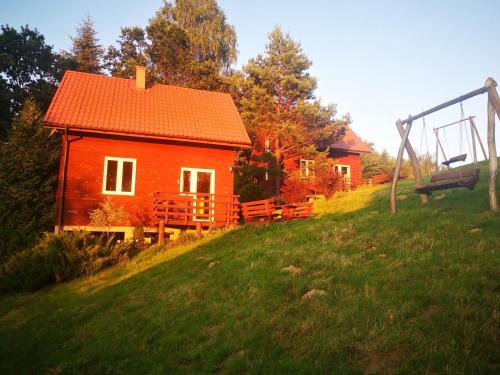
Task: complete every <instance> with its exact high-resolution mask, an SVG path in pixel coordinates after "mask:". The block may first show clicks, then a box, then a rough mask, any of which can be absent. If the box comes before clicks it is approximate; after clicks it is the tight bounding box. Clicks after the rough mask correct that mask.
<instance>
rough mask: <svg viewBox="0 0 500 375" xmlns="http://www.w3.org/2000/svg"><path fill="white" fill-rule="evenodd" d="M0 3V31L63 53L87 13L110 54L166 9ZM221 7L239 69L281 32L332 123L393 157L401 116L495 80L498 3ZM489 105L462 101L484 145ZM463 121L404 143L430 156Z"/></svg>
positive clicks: (432, 122) (499, 57)
mask: <svg viewBox="0 0 500 375" xmlns="http://www.w3.org/2000/svg"><path fill="white" fill-rule="evenodd" d="M0 3H1V9H2V10H1V11H0V24H9V25H10V26H14V27H19V26H21V25H26V24H28V25H29V26H30V27H32V28H37V29H38V30H39V31H40V32H41V33H42V34H43V35H44V36H45V38H46V42H47V43H48V44H51V45H53V46H54V48H55V49H56V50H60V49H68V48H69V47H70V45H71V41H70V36H71V35H74V34H75V27H76V26H77V25H78V24H79V23H80V22H81V20H82V18H83V17H85V16H86V15H90V16H91V18H92V19H93V21H94V24H95V28H96V30H97V31H98V37H99V38H100V42H101V43H102V44H103V45H104V46H109V45H111V44H114V43H115V41H116V39H117V38H118V35H119V32H120V27H122V26H132V25H138V26H145V25H146V24H147V22H148V19H149V18H151V17H152V16H153V15H154V13H155V11H156V10H158V8H160V6H161V5H162V3H163V1H162V0H141V1H137V0H135V1H133V0H106V1H104V0H85V1H81V0H79V1H73V0H66V1H63V0H59V1H56V0H44V1H35V0H31V1H28V0H0ZM218 4H219V6H220V7H221V8H222V9H223V10H224V12H225V14H226V17H227V22H228V23H230V24H232V25H233V26H234V27H235V30H236V34H237V37H238V51H239V55H238V62H237V64H236V66H235V67H236V68H240V67H241V66H242V65H244V64H245V63H246V62H247V61H248V59H249V58H251V57H254V56H256V55H257V54H258V53H262V52H263V51H264V49H265V45H266V42H267V34H268V33H269V32H270V31H271V30H272V29H273V27H274V26H275V25H280V26H281V28H282V30H283V31H284V32H288V33H289V34H290V35H291V37H292V38H293V39H295V40H296V41H299V42H300V43H301V45H302V48H303V51H304V53H305V54H306V55H307V56H308V57H309V58H310V59H311V60H312V62H313V66H312V67H311V69H310V72H311V74H312V75H313V76H315V77H316V78H317V79H318V88H317V91H316V96H317V97H318V98H320V99H321V100H322V102H323V103H324V104H329V103H334V104H336V105H337V108H338V115H339V116H340V115H342V114H345V113H350V115H351V117H352V119H353V123H352V128H353V130H354V131H355V132H356V133H357V134H358V135H359V136H361V138H362V139H364V140H367V141H369V142H373V143H374V144H375V147H376V149H377V150H379V151H381V150H383V149H386V150H387V151H388V152H389V153H390V154H392V155H395V154H396V153H397V149H398V146H399V143H400V138H399V135H398V133H397V130H396V127H395V122H396V120H397V119H398V118H406V117H408V115H409V114H417V113H419V112H421V111H423V110H425V109H428V108H431V107H434V106H435V105H438V104H440V103H442V102H445V101H447V100H450V99H453V98H455V97H458V96H460V95H462V94H465V93H467V92H469V91H472V90H474V89H477V88H480V87H482V86H483V85H484V82H485V80H486V78H487V77H493V78H496V79H497V80H499V81H500V1H498V0H475V1H473V0H470V1H464V0H440V1H432V0H422V1H415V0H413V1H407V0H399V1H396V0H394V1H384V0H377V1H368V0H366V1H357V0H351V1H347V0H345V1H333V0H331V1H327V0H325V1H322V0H308V1H305V0H302V1H299V0H273V1H268V0H252V1H248V0H247V1H242V0H240V1H238V0H218ZM486 104H487V97H486V95H481V96H479V97H476V98H474V99H471V100H469V101H466V102H464V103H463V106H464V114H465V116H467V117H468V116H476V125H477V127H478V128H479V132H480V134H481V137H482V139H483V142H486V127H487V124H486ZM460 118H461V110H460V107H459V106H454V107H451V108H449V109H447V110H444V111H441V112H439V113H437V114H434V115H431V116H429V117H428V118H426V119H425V120H426V127H425V129H426V132H423V131H422V130H423V129H424V127H423V123H422V121H417V122H415V124H414V125H413V129H412V133H411V141H412V144H413V146H414V147H415V148H416V150H417V152H418V153H425V152H427V151H429V152H431V153H434V150H435V138H434V135H433V132H432V127H435V126H439V125H442V124H446V123H450V122H453V121H456V120H459V119H460ZM498 128H500V125H498V126H497V139H499V138H500V137H499V134H500V131H499V130H498ZM459 134H460V129H459V127H451V128H448V129H447V131H446V135H445V134H442V135H441V136H442V137H443V138H445V139H444V141H443V143H445V145H444V146H445V149H446V150H445V151H446V153H447V156H448V157H450V156H453V155H458V154H459V153H466V152H467V153H469V155H470V151H469V147H468V144H467V138H466V136H465V133H463V134H464V135H463V136H462V148H461V149H460V143H461V142H460V136H459ZM469 137H470V136H469ZM426 140H427V144H428V147H427V146H426ZM421 145H422V147H421ZM469 160H470V159H469Z"/></svg>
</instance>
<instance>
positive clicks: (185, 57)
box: [146, 0, 237, 90]
mask: <svg viewBox="0 0 500 375" xmlns="http://www.w3.org/2000/svg"><path fill="white" fill-rule="evenodd" d="M146 30H147V35H148V39H149V41H150V47H149V51H148V52H149V57H150V58H151V63H152V65H153V69H154V71H155V78H156V80H157V81H159V82H161V83H165V84H173V85H178V86H186V87H193V88H200V89H209V90H215V89H219V88H220V86H221V84H222V83H221V80H222V76H223V75H227V74H228V73H229V72H230V67H231V65H232V64H233V63H234V62H236V55H237V50H236V33H235V31H234V28H233V26H231V25H229V24H228V23H227V22H226V16H225V14H224V11H223V10H222V9H221V8H219V6H218V5H217V2H216V1H215V0H177V1H175V4H173V3H170V2H165V4H164V5H163V7H162V8H160V10H158V12H157V13H156V15H155V16H154V17H153V18H152V19H150V20H149V24H148V26H147V28H146Z"/></svg>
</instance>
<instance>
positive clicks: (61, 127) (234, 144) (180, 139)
mask: <svg viewBox="0 0 500 375" xmlns="http://www.w3.org/2000/svg"><path fill="white" fill-rule="evenodd" d="M42 126H43V127H44V128H50V129H56V130H65V129H67V130H73V131H78V132H82V133H94V134H107V135H120V136H125V137H136V138H146V139H158V140H164V141H175V142H183V143H200V144H207V145H215V146H226V147H235V148H241V149H246V148H251V144H250V143H237V142H220V141H211V140H207V139H194V138H183V137H167V136H159V135H147V134H140V133H131V132H113V131H105V130H96V129H85V128H80V127H74V126H71V125H62V124H54V123H51V122H47V121H44V122H43V123H42Z"/></svg>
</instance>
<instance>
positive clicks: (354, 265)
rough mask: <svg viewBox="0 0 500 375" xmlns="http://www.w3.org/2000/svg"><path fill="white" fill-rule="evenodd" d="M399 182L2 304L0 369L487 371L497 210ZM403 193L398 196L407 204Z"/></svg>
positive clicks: (490, 369) (472, 197)
mask: <svg viewBox="0 0 500 375" xmlns="http://www.w3.org/2000/svg"><path fill="white" fill-rule="evenodd" d="M486 182H487V172H486V167H485V165H483V166H482V175H481V182H480V184H479V185H478V187H477V189H476V190H475V191H472V192H471V191H468V190H465V189H462V190H453V191H444V194H445V195H444V196H442V195H441V194H440V193H437V194H435V196H438V197H441V199H431V200H430V202H429V204H428V205H426V206H422V205H420V203H419V202H418V198H417V196H416V195H415V194H413V193H412V192H411V191H412V188H413V186H412V184H413V181H405V182H402V183H400V188H399V191H398V194H399V197H400V199H401V200H400V201H398V204H399V212H398V214H396V215H390V214H389V213H388V190H389V186H388V185H387V186H383V187H373V188H364V189H360V190H358V191H356V192H351V193H345V194H338V195H336V196H335V197H334V198H333V199H332V200H331V201H328V202H326V201H319V202H317V204H316V206H315V211H316V212H317V216H316V217H315V218H312V219H308V220H303V221H296V222H289V223H277V224H272V225H269V226H266V227H240V228H237V229H234V230H231V231H226V232H220V233H216V234H214V235H211V236H209V237H207V238H205V239H204V240H202V241H200V242H196V243H191V244H187V245H184V246H181V247H177V248H174V249H171V250H168V251H165V250H160V249H158V248H151V249H149V250H147V251H145V252H143V253H142V254H140V255H139V256H137V257H136V258H134V259H133V260H131V261H128V262H126V263H123V264H121V265H119V266H117V267H114V268H112V269H110V270H108V271H106V272H102V273H100V274H98V275H96V276H93V277H89V278H85V279H81V280H76V281H74V282H71V283H67V284H63V285H58V286H55V287H51V288H45V289H44V290H42V291H40V292H38V293H34V294H22V295H13V296H3V297H0V344H1V348H2V349H1V350H0V373H5V374H8V373H49V374H66V373H99V374H105V373H109V374H118V373H127V374H128V373H132V374H134V373H137V374H143V373H158V374H171V373H211V372H217V373H241V372H247V373H291V372H293V373H342V374H344V373H345V374H358V373H359V374H361V373H365V374H375V373H383V374H391V373H439V374H442V373H448V374H471V373H482V374H484V373H492V374H493V373H498V372H499V371H500V361H499V357H500V352H499V347H500V345H499V341H498V335H499V303H500V298H499V284H498V280H499V276H500V257H499V252H500V215H496V216H495V215H492V214H491V213H489V212H488V200H487V199H488V197H487V185H486ZM405 198H406V199H405Z"/></svg>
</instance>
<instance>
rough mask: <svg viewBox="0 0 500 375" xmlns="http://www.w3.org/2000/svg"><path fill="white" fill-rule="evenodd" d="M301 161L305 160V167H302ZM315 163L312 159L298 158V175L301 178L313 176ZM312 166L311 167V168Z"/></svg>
mask: <svg viewBox="0 0 500 375" xmlns="http://www.w3.org/2000/svg"><path fill="white" fill-rule="evenodd" d="M302 162H305V165H306V168H305V170H303V169H302ZM315 164H316V162H315V160H313V159H300V163H299V168H300V177H301V178H303V179H306V178H314V177H315V173H314V165H315ZM311 167H312V168H311Z"/></svg>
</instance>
